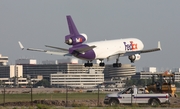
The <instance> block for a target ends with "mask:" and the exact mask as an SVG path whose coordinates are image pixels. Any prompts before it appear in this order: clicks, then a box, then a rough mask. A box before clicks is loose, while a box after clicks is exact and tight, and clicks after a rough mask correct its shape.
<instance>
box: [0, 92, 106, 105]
mask: <svg viewBox="0 0 180 109" xmlns="http://www.w3.org/2000/svg"><path fill="white" fill-rule="evenodd" d="M105 96H106V93H100V94H99V99H100V100H103V99H104V97H105ZM32 98H33V100H44V99H48V100H66V93H48V94H45V93H40V94H33V95H32ZM86 99H91V100H97V99H98V94H97V93H68V100H86ZM3 100H4V95H3V94H0V103H3V102H4V101H3ZM17 101H31V94H6V95H5V102H17Z"/></svg>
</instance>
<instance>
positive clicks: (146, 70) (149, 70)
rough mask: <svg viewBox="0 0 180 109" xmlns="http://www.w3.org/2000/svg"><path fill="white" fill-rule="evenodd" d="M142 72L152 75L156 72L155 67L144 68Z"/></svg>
mask: <svg viewBox="0 0 180 109" xmlns="http://www.w3.org/2000/svg"><path fill="white" fill-rule="evenodd" d="M143 72H151V73H154V72H156V67H144V68H143Z"/></svg>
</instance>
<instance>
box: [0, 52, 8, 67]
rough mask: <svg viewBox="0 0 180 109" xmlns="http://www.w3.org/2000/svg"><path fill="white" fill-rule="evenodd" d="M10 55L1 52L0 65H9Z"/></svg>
mask: <svg viewBox="0 0 180 109" xmlns="http://www.w3.org/2000/svg"><path fill="white" fill-rule="evenodd" d="M7 62H8V57H7V56H2V55H1V54H0V65H7Z"/></svg>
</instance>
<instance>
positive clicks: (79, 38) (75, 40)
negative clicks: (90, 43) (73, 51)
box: [65, 33, 87, 45]
mask: <svg viewBox="0 0 180 109" xmlns="http://www.w3.org/2000/svg"><path fill="white" fill-rule="evenodd" d="M85 41H87V35H86V34H83V33H82V34H80V35H76V36H75V35H71V34H70V35H67V36H66V37H65V43H66V44H68V45H77V44H80V43H83V42H85Z"/></svg>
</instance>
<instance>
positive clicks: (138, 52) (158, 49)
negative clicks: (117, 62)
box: [108, 42, 162, 59]
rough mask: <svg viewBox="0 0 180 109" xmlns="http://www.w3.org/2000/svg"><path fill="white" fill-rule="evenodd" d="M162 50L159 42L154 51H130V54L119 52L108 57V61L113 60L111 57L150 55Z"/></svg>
mask: <svg viewBox="0 0 180 109" xmlns="http://www.w3.org/2000/svg"><path fill="white" fill-rule="evenodd" d="M160 50H162V49H161V44H160V42H158V47H157V48H152V49H147V50H139V51H129V52H122V51H118V52H116V53H114V54H112V55H110V56H109V57H108V59H109V58H111V57H114V56H115V57H117V56H118V57H121V56H130V55H134V54H141V53H149V52H155V51H160Z"/></svg>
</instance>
